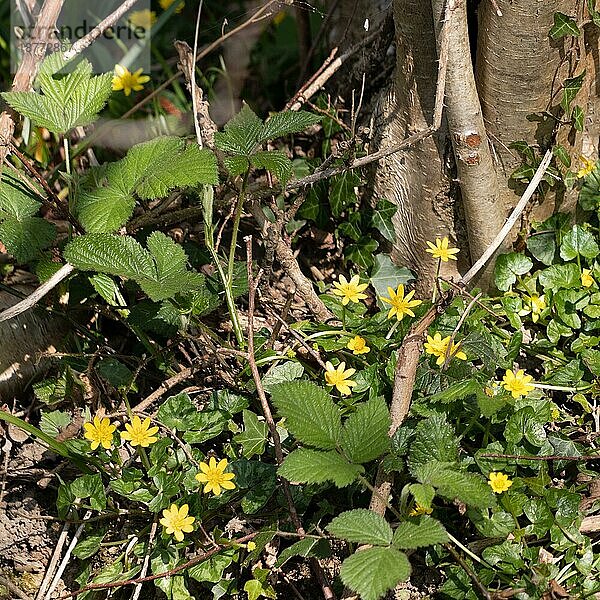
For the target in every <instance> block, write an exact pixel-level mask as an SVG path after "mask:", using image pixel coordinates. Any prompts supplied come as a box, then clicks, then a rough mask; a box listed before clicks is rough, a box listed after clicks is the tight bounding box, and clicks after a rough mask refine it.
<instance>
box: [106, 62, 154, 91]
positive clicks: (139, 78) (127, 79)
mask: <svg viewBox="0 0 600 600" xmlns="http://www.w3.org/2000/svg"><path fill="white" fill-rule="evenodd" d="M142 71H143V69H138V70H137V71H136V72H135V73H132V72H131V71H130V70H129V69H128V68H127V67H123V66H121V65H115V76H114V77H113V80H112V89H113V92H118V91H120V90H123V92H124V93H125V95H126V96H129V95H130V94H131V92H132V91H134V92H139V91H140V90H143V89H144V83H148V81H150V77H148V75H142Z"/></svg>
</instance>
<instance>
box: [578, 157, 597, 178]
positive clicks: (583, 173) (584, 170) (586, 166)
mask: <svg viewBox="0 0 600 600" xmlns="http://www.w3.org/2000/svg"><path fill="white" fill-rule="evenodd" d="M579 160H580V161H581V164H582V165H583V166H582V167H581V169H579V171H577V179H583V178H584V177H587V176H588V175H589V174H590V173H591V172H592V171H593V170H594V169H595V168H596V161H595V160H593V159H591V158H587V156H580V157H579Z"/></svg>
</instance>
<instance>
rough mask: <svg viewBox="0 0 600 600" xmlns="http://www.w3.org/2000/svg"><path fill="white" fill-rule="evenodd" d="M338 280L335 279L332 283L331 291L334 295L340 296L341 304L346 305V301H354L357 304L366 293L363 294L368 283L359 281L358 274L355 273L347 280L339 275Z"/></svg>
mask: <svg viewBox="0 0 600 600" xmlns="http://www.w3.org/2000/svg"><path fill="white" fill-rule="evenodd" d="M339 279H340V280H339V281H335V282H334V283H333V287H334V288H335V289H334V290H333V293H334V294H335V295H336V296H341V297H342V304H343V305H344V306H346V304H348V302H354V303H355V304H358V301H359V300H364V299H365V298H366V297H367V295H366V294H363V293H362V292H364V291H365V290H366V289H367V288H368V287H369V284H368V283H359V281H360V278H359V277H358V275H355V276H354V277H352V279H350V281H348V280H347V279H346V278H345V277H344V276H343V275H340V277H339Z"/></svg>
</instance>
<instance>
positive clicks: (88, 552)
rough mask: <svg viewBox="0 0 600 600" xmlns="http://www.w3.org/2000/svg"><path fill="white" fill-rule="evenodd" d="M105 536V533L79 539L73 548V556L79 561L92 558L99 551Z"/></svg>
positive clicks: (90, 534)
mask: <svg viewBox="0 0 600 600" xmlns="http://www.w3.org/2000/svg"><path fill="white" fill-rule="evenodd" d="M105 535H106V531H103V532H101V533H89V534H88V535H86V537H85V538H83V539H81V540H80V541H79V542H78V543H77V545H76V546H75V548H73V554H74V556H76V557H77V558H79V559H80V560H85V559H86V558H89V557H90V556H94V554H96V552H98V550H100V544H102V540H103V539H104V536H105Z"/></svg>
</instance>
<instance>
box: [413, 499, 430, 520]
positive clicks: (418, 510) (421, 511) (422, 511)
mask: <svg viewBox="0 0 600 600" xmlns="http://www.w3.org/2000/svg"><path fill="white" fill-rule="evenodd" d="M432 512H433V508H429V507H427V506H423V505H422V504H419V503H418V502H416V503H415V505H414V507H413V508H412V510H411V511H410V512H409V513H408V514H409V515H410V516H411V517H418V516H420V515H430V514H431V513H432Z"/></svg>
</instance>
